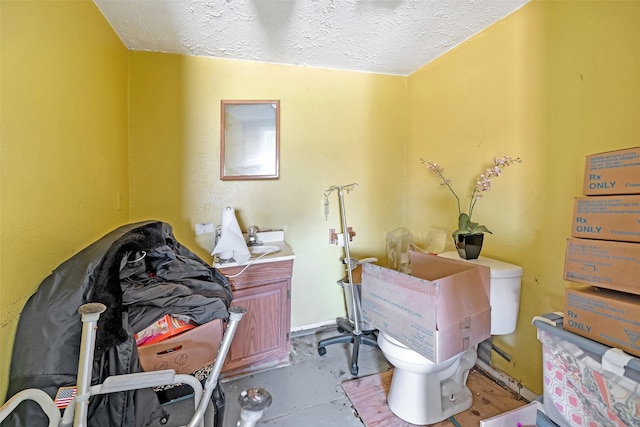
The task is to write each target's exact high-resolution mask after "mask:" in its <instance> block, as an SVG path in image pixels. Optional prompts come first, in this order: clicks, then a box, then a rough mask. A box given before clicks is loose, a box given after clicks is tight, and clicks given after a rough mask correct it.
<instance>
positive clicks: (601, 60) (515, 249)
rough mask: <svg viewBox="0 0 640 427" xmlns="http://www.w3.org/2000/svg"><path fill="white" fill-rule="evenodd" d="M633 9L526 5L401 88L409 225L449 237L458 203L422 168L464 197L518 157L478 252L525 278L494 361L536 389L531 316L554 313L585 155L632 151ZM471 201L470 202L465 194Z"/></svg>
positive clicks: (488, 202)
mask: <svg viewBox="0 0 640 427" xmlns="http://www.w3.org/2000/svg"><path fill="white" fill-rule="evenodd" d="M638 22H640V2H622V1H621V2H611V1H609V2H604V1H603V2H593V1H578V2H573V1H561V2H560V1H552V2H539V1H534V2H533V3H529V4H528V5H526V6H525V7H524V8H522V9H521V10H519V11H518V12H516V13H514V14H513V15H511V16H510V17H508V18H507V19H505V20H502V21H500V22H499V23H497V24H495V25H493V26H492V27H490V28H488V29H487V30H485V31H483V32H482V33H480V34H478V35H477V36H476V37H474V38H472V39H471V40H469V41H467V42H466V43H464V44H463V45H461V46H459V47H457V48H456V49H454V50H452V51H450V52H449V53H447V54H446V55H444V56H442V57H440V58H438V59H437V60H435V61H434V62H432V63H430V64H428V65H427V66H425V67H423V68H422V69H420V70H419V71H417V72H415V73H414V74H412V75H411V76H410V77H409V132H408V143H407V196H408V197H407V225H408V227H409V228H410V229H412V230H416V231H420V232H422V235H423V236H424V235H425V233H426V231H428V229H429V227H431V226H443V227H447V228H449V229H452V228H453V227H454V226H455V224H456V223H455V218H456V216H457V210H456V206H455V204H454V199H453V197H451V196H450V194H449V193H447V192H446V190H445V189H444V188H442V187H439V186H438V182H437V181H436V180H435V179H434V178H433V177H432V176H431V175H430V174H429V173H428V172H427V171H426V170H425V169H424V168H423V167H422V166H421V165H420V162H419V159H420V157H424V158H426V159H430V160H433V161H436V162H439V163H441V164H442V165H443V166H444V167H445V168H446V174H447V176H448V177H449V178H450V179H452V180H453V184H454V187H455V188H456V189H459V191H460V192H461V193H462V194H463V195H469V193H470V190H471V188H472V186H473V184H474V182H475V178H476V177H477V175H478V174H479V173H480V172H482V171H483V169H484V168H485V167H486V165H487V162H490V161H491V159H492V157H494V156H501V155H503V154H509V155H511V156H520V157H522V158H523V163H522V164H520V165H516V166H513V167H510V168H508V169H506V170H505V172H504V175H503V176H501V177H500V178H498V179H496V180H494V182H493V183H494V187H493V189H492V190H491V191H490V192H489V193H487V194H486V196H485V198H483V199H482V200H480V201H479V203H478V205H477V207H476V210H475V213H474V219H475V220H477V221H479V222H481V223H484V224H486V225H487V226H488V227H489V229H490V230H491V231H493V235H489V236H487V238H485V245H484V249H483V254H484V255H486V256H489V257H495V258H499V259H502V260H505V261H507V262H511V263H514V264H517V265H521V266H522V267H523V268H524V277H523V289H522V296H521V309H520V316H519V319H518V327H517V331H516V332H515V333H514V334H511V335H507V336H503V337H500V338H497V339H495V342H496V344H497V345H498V346H499V347H500V348H502V349H503V350H505V351H506V352H507V353H508V354H510V355H511V356H512V360H511V362H510V363H507V362H506V361H505V360H504V359H502V358H501V357H500V356H497V355H496V354H495V353H494V355H493V357H492V362H493V363H495V365H496V366H497V367H498V368H499V369H503V370H504V371H506V372H507V373H508V374H509V375H510V376H512V377H513V378H515V379H516V380H519V381H521V382H522V383H523V384H524V386H526V387H527V388H530V389H532V390H534V391H536V392H541V391H542V375H541V361H540V360H541V349H540V345H539V343H538V341H537V339H536V330H535V327H533V326H532V325H531V323H530V322H531V319H532V318H533V316H535V315H538V314H542V313H545V312H549V311H557V310H562V305H563V291H564V287H565V286H566V285H567V282H564V281H563V279H562V272H563V260H564V249H565V241H566V238H567V237H568V236H569V235H570V232H571V215H572V213H571V212H572V211H571V210H572V207H573V198H574V197H575V196H578V195H580V193H581V190H582V174H583V168H584V157H585V156H586V155H587V154H591V153H597V152H602V151H608V150H614V149H619V148H625V147H631V146H637V145H638V141H639V140H640V124H639V123H640V122H639V121H638V119H637V112H638V111H640V76H639V75H638V69H640V67H639V66H640V63H639V62H640V31H638V25H637V23H638ZM467 190H468V191H467Z"/></svg>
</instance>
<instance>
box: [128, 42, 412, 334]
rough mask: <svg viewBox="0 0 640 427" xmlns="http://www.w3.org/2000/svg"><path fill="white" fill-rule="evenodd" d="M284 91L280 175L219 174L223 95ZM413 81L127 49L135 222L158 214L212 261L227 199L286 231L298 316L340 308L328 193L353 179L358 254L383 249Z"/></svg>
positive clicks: (398, 220) (316, 318)
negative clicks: (202, 228)
mask: <svg viewBox="0 0 640 427" xmlns="http://www.w3.org/2000/svg"><path fill="white" fill-rule="evenodd" d="M222 99H279V100H280V108H281V113H280V114H281V115H280V121H281V124H280V126H281V138H280V153H281V155H280V178H279V179H278V180H264V181H224V182H223V181H221V180H220V178H219V176H220V166H219V162H220V100H222ZM406 104H407V97H406V78H403V77H398V76H385V75H376V74H366V73H354V72H342V71H335V70H326V69H314V68H304V67H292V66H284V65H273V64H261V63H250V62H243V61H230V60H220V59H214V58H202V57H186V56H181V55H168V54H159V53H144V52H133V53H132V54H131V117H130V123H131V129H130V140H131V157H130V161H131V220H140V219H145V218H151V217H154V218H159V219H163V220H166V221H168V222H170V223H171V224H173V226H174V228H175V231H176V236H177V238H178V239H180V241H182V242H184V243H185V244H186V245H187V246H188V247H191V248H193V249H194V250H196V251H197V252H198V253H199V254H200V255H201V256H202V257H203V258H204V259H206V260H211V256H210V255H209V253H210V252H211V249H213V241H212V239H213V235H203V236H200V237H198V238H196V237H195V236H194V232H193V230H194V226H195V224H196V223H200V222H213V223H215V224H219V223H220V215H221V211H222V209H223V208H224V207H226V206H232V207H234V208H235V209H236V215H237V217H238V221H239V222H240V226H241V227H242V228H243V229H246V228H248V227H249V226H252V225H256V226H257V227H258V228H260V229H269V228H282V229H284V230H285V233H286V239H287V241H288V243H289V244H290V246H291V247H292V248H293V251H294V252H295V254H296V260H295V263H294V272H293V283H292V324H293V326H294V327H295V326H298V325H308V324H310V323H316V322H321V321H327V320H332V319H335V317H337V316H343V315H344V303H343V298H342V290H341V288H340V287H339V286H337V285H336V281H337V280H338V279H340V278H341V277H342V274H343V273H344V267H343V266H342V265H341V264H340V262H339V260H340V258H341V257H342V256H343V252H342V248H339V247H337V246H335V245H330V244H329V228H339V227H340V220H339V216H338V213H339V208H338V198H337V195H336V194H335V193H334V194H332V195H331V196H330V198H329V202H330V210H331V214H330V217H329V219H328V221H325V218H324V214H323V208H322V202H323V193H324V191H325V190H326V189H327V188H329V187H331V186H332V185H345V184H350V183H353V182H356V183H358V184H359V187H358V189H357V190H355V191H352V192H350V193H349V194H347V195H346V196H345V205H346V210H347V222H348V224H349V225H351V226H352V227H353V228H354V230H355V231H356V233H357V235H356V237H355V239H354V240H353V243H352V245H351V249H352V252H353V253H352V255H353V256H360V257H364V256H372V255H375V256H378V257H381V258H382V257H383V255H384V254H385V240H384V238H385V234H386V232H387V231H389V230H391V229H393V228H395V227H398V226H400V225H401V224H402V222H403V212H404V206H403V199H404V184H403V183H404V160H405V159H404V141H405V140H406V136H405V130H406V120H407V117H406Z"/></svg>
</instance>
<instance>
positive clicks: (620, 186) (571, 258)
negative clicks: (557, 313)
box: [564, 147, 640, 356]
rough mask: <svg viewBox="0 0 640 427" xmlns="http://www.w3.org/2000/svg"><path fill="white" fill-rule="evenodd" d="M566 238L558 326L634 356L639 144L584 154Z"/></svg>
mask: <svg viewBox="0 0 640 427" xmlns="http://www.w3.org/2000/svg"><path fill="white" fill-rule="evenodd" d="M583 194H584V195H585V197H577V198H576V200H575V205H574V212H573V219H572V229H571V237H570V238H569V239H568V240H567V250H566V254H565V265H564V279H565V280H567V281H570V282H576V283H580V284H584V285H589V286H584V287H573V286H571V287H567V288H566V291H565V304H564V308H565V310H564V328H565V329H566V330H569V331H571V332H574V333H576V334H578V335H581V336H584V337H587V338H589V339H592V340H594V341H597V342H600V343H602V344H605V345H608V346H611V347H617V348H620V349H622V350H624V351H626V352H628V353H630V354H633V355H635V356H640V280H638V277H640V147H635V148H629V149H625V150H619V151H611V152H607V153H599V154H594V155H590V156H587V159H586V165H585V175H584V186H583Z"/></svg>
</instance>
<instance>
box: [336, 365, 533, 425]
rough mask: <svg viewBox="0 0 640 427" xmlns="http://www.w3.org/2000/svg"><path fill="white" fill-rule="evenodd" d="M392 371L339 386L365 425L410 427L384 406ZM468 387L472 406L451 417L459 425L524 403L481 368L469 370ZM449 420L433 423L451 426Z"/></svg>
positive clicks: (491, 415) (478, 421) (475, 422)
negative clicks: (480, 369)
mask: <svg viewBox="0 0 640 427" xmlns="http://www.w3.org/2000/svg"><path fill="white" fill-rule="evenodd" d="M392 375H393V370H389V371H386V372H382V373H380V374H376V375H370V376H367V377H361V378H355V379H353V380H349V381H345V382H344V383H342V388H343V389H344V391H345V393H346V394H347V396H348V397H349V399H350V400H351V403H352V404H353V407H354V408H355V410H356V412H357V413H358V415H359V417H360V419H361V420H362V422H363V423H364V424H365V426H366V427H411V426H414V425H415V424H410V423H407V422H406V421H403V420H401V419H400V418H398V417H396V416H395V415H394V414H393V412H391V410H390V409H389V407H388V406H387V394H388V393H389V386H390V385H391V376H392ZM467 386H468V387H469V389H470V390H471V392H472V394H473V405H472V406H471V408H469V409H468V410H466V411H464V412H461V413H460V414H457V415H455V416H454V418H455V420H456V421H457V422H458V424H459V425H461V426H465V427H467V426H478V425H480V420H484V419H486V418H490V417H493V416H495V415H498V414H501V413H503V412H507V411H510V410H512V409H515V408H517V407H520V406H523V405H525V404H526V403H527V402H525V401H524V400H521V399H519V398H518V397H517V396H515V395H514V393H513V392H512V391H511V390H508V389H506V388H504V387H502V386H501V385H499V384H497V383H496V382H495V381H494V380H493V379H491V378H489V377H488V376H486V375H485V374H484V373H483V372H482V371H479V370H476V369H474V370H471V371H469V379H468V381H467ZM453 425H455V424H454V423H452V422H451V421H449V420H445V421H442V422H440V423H437V424H432V426H437V427H451V426H453Z"/></svg>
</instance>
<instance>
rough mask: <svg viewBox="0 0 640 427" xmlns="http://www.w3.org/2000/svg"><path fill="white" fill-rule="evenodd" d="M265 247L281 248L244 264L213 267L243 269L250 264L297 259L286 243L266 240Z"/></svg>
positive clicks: (256, 256)
mask: <svg viewBox="0 0 640 427" xmlns="http://www.w3.org/2000/svg"><path fill="white" fill-rule="evenodd" d="M263 246H277V247H279V248H280V250H279V251H278V252H276V253H270V254H268V255H262V256H261V255H251V258H249V261H247V262H245V263H243V264H238V263H237V262H226V263H222V264H220V263H217V262H216V263H215V264H214V265H213V266H214V267H215V268H228V267H242V266H245V265H250V264H264V263H267V262H275V261H286V260H290V259H294V258H295V257H296V256H295V254H294V253H293V250H291V247H290V246H289V245H288V244H287V242H285V241H275V242H270V241H267V240H264V241H263ZM258 248H259V246H258ZM249 249H251V248H249Z"/></svg>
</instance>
